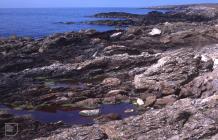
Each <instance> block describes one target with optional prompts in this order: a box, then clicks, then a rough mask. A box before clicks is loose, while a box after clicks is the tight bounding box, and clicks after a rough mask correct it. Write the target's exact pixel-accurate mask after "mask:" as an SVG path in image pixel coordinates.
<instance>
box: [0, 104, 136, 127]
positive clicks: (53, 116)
mask: <svg viewBox="0 0 218 140" xmlns="http://www.w3.org/2000/svg"><path fill="white" fill-rule="evenodd" d="M0 109H1V110H7V111H8V113H10V114H13V115H15V116H23V115H30V116H31V117H32V118H33V119H35V120H38V121H39V122H42V123H54V122H58V121H62V122H63V123H65V124H82V125H85V124H92V123H94V117H83V116H81V115H79V112H80V111H81V110H79V109H72V110H47V111H36V110H33V111H30V110H15V109H11V108H9V107H6V106H5V105H0ZM99 109H100V115H106V114H109V113H116V114H118V115H119V116H120V118H121V119H123V118H126V117H129V116H133V115H137V112H136V111H134V112H129V113H125V110H127V109H134V110H136V107H135V106H134V105H132V104H129V103H120V104H104V105H101V106H100V107H99Z"/></svg>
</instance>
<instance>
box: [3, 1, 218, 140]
mask: <svg viewBox="0 0 218 140" xmlns="http://www.w3.org/2000/svg"><path fill="white" fill-rule="evenodd" d="M205 6H206V7H207V5H205ZM198 11H200V12H198ZM208 12H209V13H210V14H212V15H213V16H208V14H207V13H208ZM216 14H217V9H216V8H215V9H214V8H213V10H212V9H211V7H209V9H208V8H202V6H199V7H198V6H194V7H193V6H188V7H187V6H184V7H178V10H177V11H171V12H166V13H160V12H152V13H149V14H147V15H134V14H128V13H102V14H98V15H95V16H96V17H103V18H105V17H106V18H125V19H124V20H123V21H125V22H126V21H131V24H128V25H127V24H126V25H125V24H123V23H119V24H120V25H122V26H123V25H125V26H128V29H127V30H112V31H107V32H97V31H95V30H82V31H80V32H68V33H59V34H54V35H51V36H48V37H46V38H41V39H31V38H21V37H11V38H4V39H0V103H1V105H2V106H1V110H3V109H5V107H3V105H4V106H7V107H9V108H10V109H12V110H13V109H16V110H17V109H18V110H20V111H27V112H28V111H30V110H31V111H33V112H34V113H35V112H36V111H49V110H51V109H53V110H54V112H55V113H54V114H55V115H57V114H58V111H57V110H65V111H67V110H68V111H69V110H72V109H74V110H75V109H77V112H76V115H79V112H80V111H83V113H84V111H86V112H85V113H86V114H89V117H93V118H89V119H91V121H92V123H91V124H89V125H88V124H87V123H85V125H84V124H82V123H80V122H79V123H78V124H77V125H75V124H70V123H69V122H68V121H63V120H64V119H63V118H61V119H60V120H62V122H60V121H59V120H55V121H53V122H52V121H51V120H48V121H46V122H43V121H42V120H41V121H40V119H39V120H36V119H34V117H28V118H26V117H24V116H23V115H20V116H18V115H17V114H16V113H13V112H10V109H9V110H8V111H1V113H0V122H1V123H0V124H4V123H8V122H18V123H19V124H20V125H21V126H20V127H21V131H20V132H19V133H18V135H19V136H18V137H16V138H17V139H33V138H38V139H67V138H68V139H139V140H142V139H216V138H217V135H218V127H217V126H218V121H217V120H218V119H217V116H218V112H217V106H218V105H217V103H218V102H217V99H218V98H217V87H218V86H217V85H218V82H217V65H218V49H217V48H218V47H217V43H218V41H217V40H218V26H217V24H218V23H217V21H218V20H217V18H216V17H217V16H216ZM123 21H122V22H123ZM130 25H131V26H130ZM132 25H134V26H132ZM154 29H155V30H154ZM151 33H152V34H151ZM153 33H155V34H153ZM106 106H108V108H107V110H108V111H104V107H106ZM54 108H55V109H54ZM65 111H63V112H62V114H64V113H66V112H65ZM102 111H103V112H102ZM90 112H92V113H94V115H93V114H92V115H90ZM71 113H72V112H71ZM66 114H67V113H66ZM71 115H72V114H71ZM135 115H137V116H135ZM33 116H34V115H33ZM66 116H67V115H66ZM130 116H131V117H130ZM126 117H129V118H126ZM18 118H19V119H18ZM45 118H46V117H45ZM73 119H75V116H74V118H73V116H72V120H73ZM79 119H80V118H79ZM30 124H31V125H30ZM27 126H28V127H27ZM29 127H31V128H35V127H36V129H34V131H33V130H32V129H30V128H29ZM0 129H1V130H4V125H1V126H0ZM1 132H3V131H1ZM0 138H1V139H8V137H5V136H4V135H3V133H1V134H0ZM11 139H13V138H11Z"/></svg>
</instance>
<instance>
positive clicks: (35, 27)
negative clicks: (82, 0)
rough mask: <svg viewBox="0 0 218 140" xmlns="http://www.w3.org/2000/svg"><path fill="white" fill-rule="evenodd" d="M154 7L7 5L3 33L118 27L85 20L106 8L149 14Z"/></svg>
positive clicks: (36, 34) (0, 17) (0, 19)
mask: <svg viewBox="0 0 218 140" xmlns="http://www.w3.org/2000/svg"><path fill="white" fill-rule="evenodd" d="M150 11H151V10H148V9H141V8H34V9H31V8H26V9H22V8H17V9H16V8H14V9H4V8H3V9H0V37H9V36H13V35H16V36H25V37H33V38H41V37H44V36H47V35H51V34H54V33H61V32H70V31H79V30H81V29H95V30H97V31H107V30H112V29H115V27H112V26H102V25H87V24H81V22H84V21H93V20H100V19H99V18H94V17H92V16H93V15H95V14H97V13H102V12H127V13H133V14H146V13H148V12H150ZM101 19H102V18H101ZM60 22H74V23H75V24H61V23H60Z"/></svg>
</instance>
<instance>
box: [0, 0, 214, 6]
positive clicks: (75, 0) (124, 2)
mask: <svg viewBox="0 0 218 140" xmlns="http://www.w3.org/2000/svg"><path fill="white" fill-rule="evenodd" d="M212 2H213V3H218V0H0V8H42V7H145V6H153V5H168V4H186V3H212Z"/></svg>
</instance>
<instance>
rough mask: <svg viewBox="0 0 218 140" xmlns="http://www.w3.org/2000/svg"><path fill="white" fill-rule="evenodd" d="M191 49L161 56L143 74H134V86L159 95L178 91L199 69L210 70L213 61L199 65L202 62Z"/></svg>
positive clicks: (196, 74)
mask: <svg viewBox="0 0 218 140" xmlns="http://www.w3.org/2000/svg"><path fill="white" fill-rule="evenodd" d="M193 51H194V50H188V49H185V50H184V49H183V50H176V52H170V54H167V56H164V57H162V58H161V59H159V60H158V62H157V64H154V65H152V66H151V67H149V68H148V69H147V70H146V71H145V72H144V73H143V74H140V75H136V76H135V78H134V85H135V88H136V89H145V90H146V91H147V92H150V93H154V94H159V95H170V94H176V93H178V90H179V89H180V86H182V85H184V84H185V83H188V82H189V81H192V80H193V78H194V77H196V76H198V74H199V73H200V71H209V70H212V67H213V63H210V62H208V63H210V65H208V67H206V68H204V67H201V66H202V65H204V64H203V63H202V62H201V59H200V57H195V55H194V53H193Z"/></svg>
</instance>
